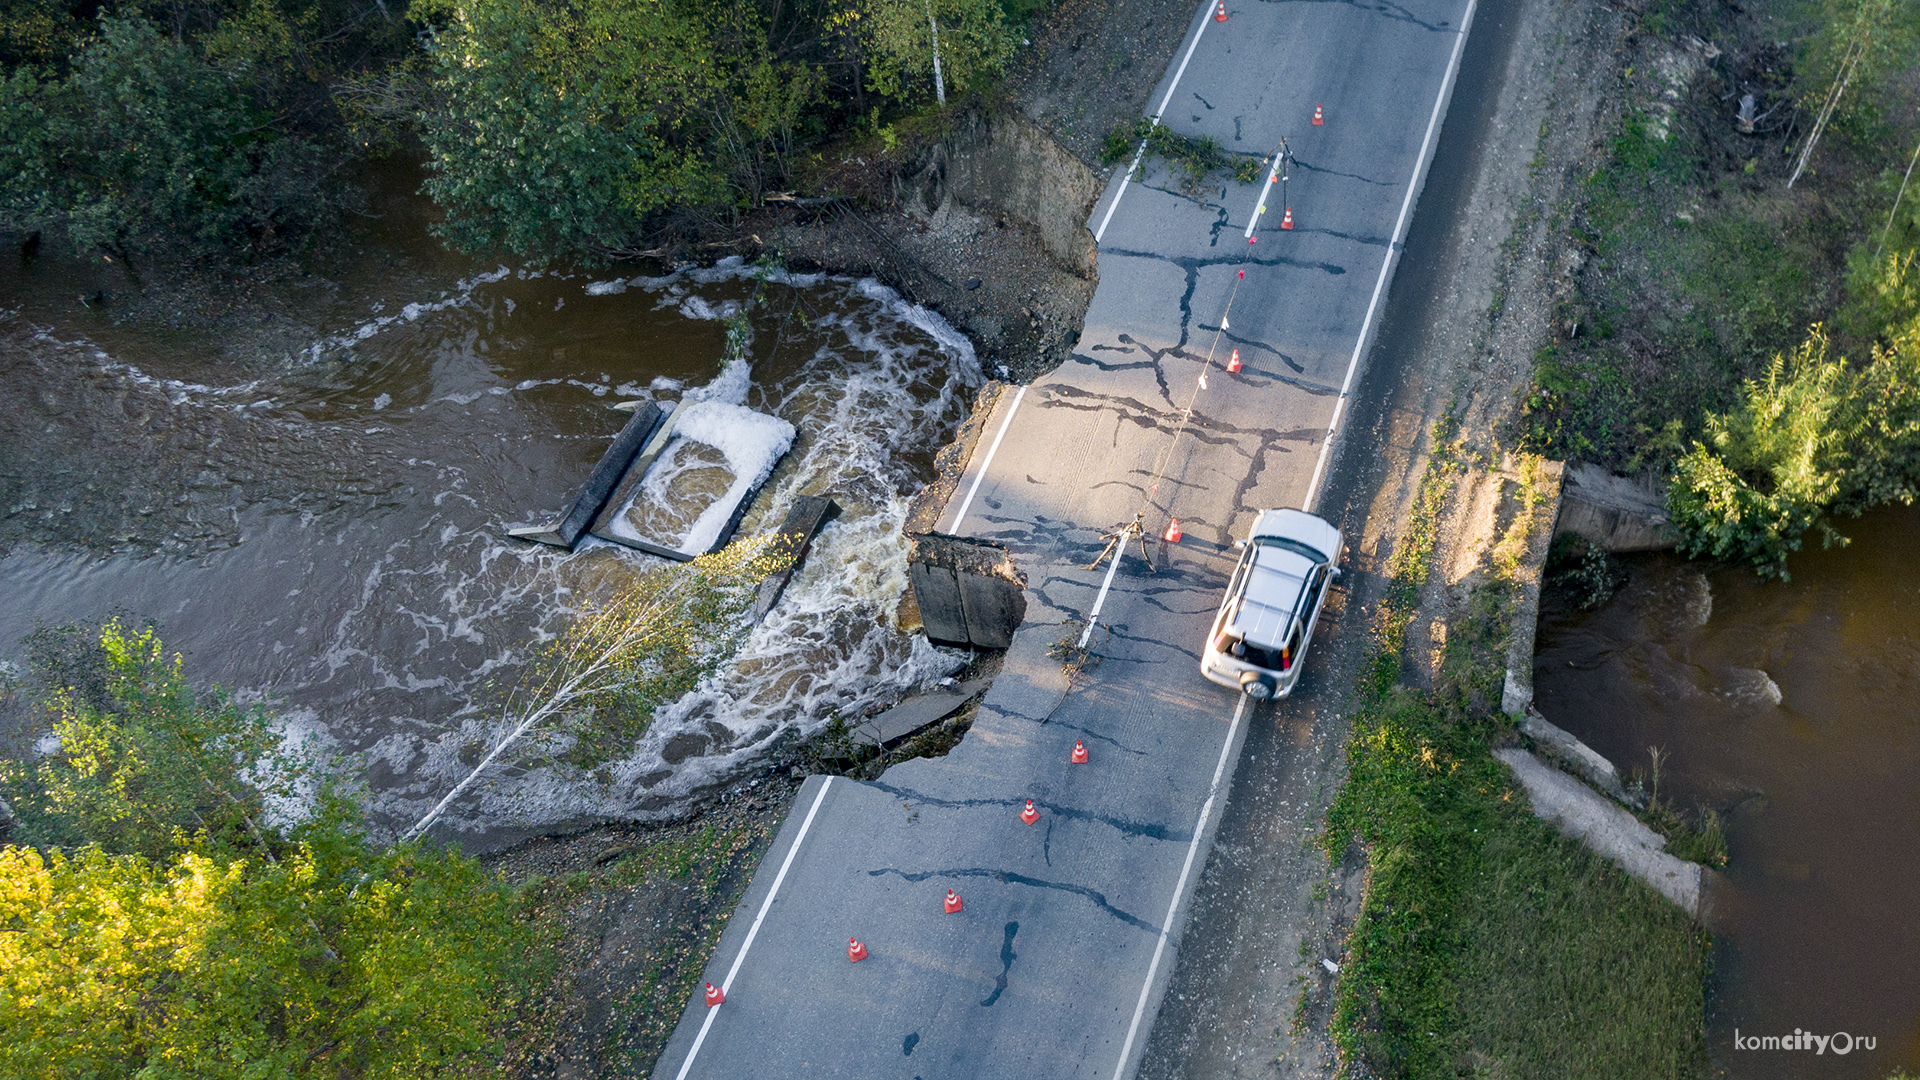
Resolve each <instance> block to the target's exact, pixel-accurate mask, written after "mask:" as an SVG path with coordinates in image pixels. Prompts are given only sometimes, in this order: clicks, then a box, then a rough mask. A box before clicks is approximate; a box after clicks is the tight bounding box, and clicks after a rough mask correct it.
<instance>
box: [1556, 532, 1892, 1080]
mask: <svg viewBox="0 0 1920 1080" xmlns="http://www.w3.org/2000/svg"><path fill="white" fill-rule="evenodd" d="M1841 527H1842V531H1843V532H1845V533H1847V534H1848V535H1849V536H1851V537H1852V540H1853V542H1852V544H1851V545H1849V546H1847V547H1844V548H1838V549H1829V550H1819V549H1818V545H1817V542H1816V544H1815V545H1813V546H1814V547H1815V549H1816V550H1812V551H1807V552H1803V553H1800V554H1798V555H1796V556H1795V557H1794V559H1793V560H1792V563H1791V570H1792V575H1793V577H1792V580H1791V581H1789V582H1785V583H1771V584H1769V583H1763V582H1761V581H1759V580H1758V579H1756V578H1755V577H1754V576H1753V575H1752V574H1751V573H1749V572H1747V571H1744V570H1734V569H1724V568H1722V569H1710V568H1703V567H1704V564H1697V563H1689V562H1686V561H1684V560H1681V559H1679V558H1676V557H1674V556H1670V555H1657V556H1640V557H1634V558H1632V559H1630V560H1629V565H1630V567H1631V577H1630V578H1629V580H1628V583H1627V585H1626V586H1625V587H1624V588H1623V589H1622V590H1621V591H1620V592H1619V593H1617V594H1616V595H1615V596H1614V598H1613V599H1612V600H1611V601H1610V602H1609V603H1607V604H1606V605H1605V606H1603V607H1601V608H1600V609H1598V610H1596V611H1592V612H1582V611H1578V610H1576V609H1574V608H1572V607H1571V606H1570V605H1568V604H1567V603H1565V602H1564V599H1560V600H1556V599H1555V598H1553V597H1551V596H1550V597H1549V599H1548V603H1547V604H1546V605H1544V607H1543V612H1542V620H1541V628H1540V640H1539V650H1538V653H1537V655H1536V679H1537V685H1538V691H1537V692H1538V702H1539V707H1540V709H1541V711H1542V712H1543V713H1544V714H1545V715H1546V717H1547V718H1548V719H1549V720H1552V721H1553V722H1554V723H1556V724H1559V725H1561V726H1562V727H1565V728H1566V729H1568V730H1569V731H1571V732H1573V733H1574V734H1575V735H1577V736H1579V737H1580V738H1581V739H1583V740H1585V741H1586V742H1587V743H1588V744H1589V745H1591V746H1592V747H1593V748H1594V749H1596V750H1598V751H1599V752H1600V753H1602V754H1604V755H1606V756H1607V757H1609V758H1611V759H1612V760H1613V761H1614V762H1615V763H1616V764H1617V765H1618V766H1619V767H1620V768H1621V769H1622V771H1623V772H1625V771H1627V770H1628V769H1633V768H1637V769H1638V770H1639V771H1640V772H1641V773H1642V774H1643V776H1646V777H1647V778H1648V779H1651V766H1652V763H1651V759H1650V748H1653V747H1658V748H1659V749H1660V751H1661V752H1662V754H1663V756H1664V760H1663V761H1662V763H1661V765H1660V772H1659V783H1660V794H1661V796H1662V797H1663V798H1666V799H1668V800H1670V801H1672V802H1675V803H1677V804H1678V805H1679V806H1681V807H1685V808H1693V807H1702V808H1710V809H1715V810H1717V811H1719V812H1720V813H1721V814H1722V816H1723V817H1724V818H1725V822H1726V831H1727V843H1728V849H1729V861H1728V865H1727V868H1726V871H1725V875H1726V880H1727V883H1728V886H1729V888H1728V889H1726V890H1725V891H1724V893H1723V894H1721V895H1720V896H1719V898H1718V903H1719V906H1720V909H1721V912H1722V917H1721V919H1720V924H1719V933H1718V934H1717V935H1716V949H1715V953H1714V970H1713V975H1712V981H1711V985H1710V998H1709V1009H1710V1014H1711V1022H1710V1023H1711V1030H1710V1032H1709V1043H1708V1045H1709V1049H1710V1052H1711V1053H1712V1055H1713V1058H1714V1061H1715V1064H1716V1065H1717V1066H1719V1067H1720V1068H1721V1069H1724V1070H1725V1072H1724V1075H1727V1076H1729V1077H1733V1078H1735V1080H1745V1078H1769V1080H1770V1078H1775V1077H1779V1078H1788V1077H1809V1076H1819V1077H1831V1078H1835V1080H1848V1078H1858V1080H1882V1078H1884V1077H1886V1076H1888V1075H1889V1074H1891V1073H1893V1072H1894V1071H1895V1070H1896V1069H1900V1068H1905V1069H1907V1070H1909V1071H1915V1072H1920V930H1916V928H1915V923H1914V919H1913V904H1914V898H1915V897H1916V896H1920V622H1917V621H1916V614H1917V613H1920V507H1906V508H1893V509H1886V510H1880V511H1876V512H1874V513H1872V514H1870V515H1867V516H1866V517H1864V518H1862V519H1860V520H1858V521H1846V522H1842V523H1841ZM1796 1031H1799V1032H1807V1033H1812V1034H1815V1035H1823V1036H1829V1035H1835V1034H1837V1033H1842V1032H1844V1033H1846V1034H1848V1035H1850V1036H1852V1037H1853V1038H1855V1039H1858V1038H1860V1037H1866V1038H1870V1039H1873V1040H1874V1048H1873V1049H1871V1050H1868V1049H1865V1048H1864V1046H1860V1047H1856V1048H1854V1049H1853V1050H1852V1051H1851V1052H1850V1053H1847V1054H1845V1055H1837V1054H1835V1053H1834V1052H1832V1049H1831V1048H1834V1047H1838V1046H1841V1045H1843V1042H1830V1043H1829V1044H1828V1045H1829V1047H1830V1049H1829V1050H1828V1051H1827V1052H1825V1053H1817V1052H1816V1050H1815V1049H1811V1048H1809V1049H1803V1050H1791V1051H1789V1050H1769V1049H1744V1048H1742V1049H1735V1039H1736V1033H1737V1036H1738V1038H1739V1039H1740V1041H1741V1044H1742V1046H1743V1047H1744V1046H1745V1044H1746V1040H1747V1039H1749V1038H1750V1037H1755V1036H1767V1035H1792V1034H1794V1033H1795V1032H1796Z"/></svg>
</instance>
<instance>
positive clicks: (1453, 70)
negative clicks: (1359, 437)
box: [1300, 0, 1479, 513]
mask: <svg viewBox="0 0 1920 1080" xmlns="http://www.w3.org/2000/svg"><path fill="white" fill-rule="evenodd" d="M1478 5H1479V0H1467V13H1466V16H1465V17H1464V18H1462V19H1461V20H1460V36H1459V37H1457V38H1455V39H1454V41H1453V56H1452V58H1451V59H1449V60H1448V61H1447V77H1446V78H1445V79H1442V80H1441V81H1440V94H1439V96H1437V97H1435V98H1434V99H1433V113H1432V115H1430V116H1428V117H1427V135H1426V138H1424V139H1422V140H1421V141H1420V157H1419V158H1418V159H1417V161H1416V163H1415V164H1414V168H1413V177H1412V179H1410V180H1408V181H1407V196H1406V198H1404V199H1402V200H1401V201H1400V219H1399V220H1398V221H1396V222H1394V225H1393V241H1392V242H1391V243H1389V244H1388V245H1387V256H1386V258H1384V259H1382V260H1381V261H1380V277H1379V278H1378V279H1377V280H1375V281H1374V283H1373V299H1372V300H1369V301H1367V317H1366V318H1365V319H1362V320H1361V321H1360V337H1359V338H1358V339H1357V340H1355V341H1354V343H1353V357H1352V359H1350V360H1348V361H1347V377H1346V378H1345V379H1344V380H1342V381H1341V383H1340V399H1339V400H1338V401H1335V402H1334V403H1333V419H1332V420H1331V421H1329V422H1328V423H1327V437H1326V441H1325V442H1322V443H1321V444H1320V459H1319V460H1318V461H1316V462H1314V463H1313V479H1312V480H1309V481H1307V498H1306V501H1305V502H1303V503H1302V504H1301V505H1300V509H1302V510H1305V511H1307V512H1308V513H1312V512H1313V506H1314V504H1315V503H1317V502H1319V501H1320V481H1321V479H1322V474H1323V473H1324V472H1325V471H1326V467H1327V452H1328V451H1329V450H1331V449H1333V435H1334V431H1335V430H1336V429H1337V428H1338V427H1339V426H1340V415H1341V413H1343V412H1345V411H1346V404H1347V396H1348V395H1349V394H1351V393H1352V392H1353V375H1354V372H1355V371H1357V370H1359V367H1360V353H1361V350H1362V349H1364V348H1365V347H1366V344H1367V336H1368V334H1369V333H1370V332H1371V331H1372V329H1373V316H1374V313H1375V312H1376V311H1377V310H1378V309H1379V307H1380V294H1381V293H1382V292H1383V291H1385V290H1386V287H1387V276H1388V275H1389V274H1390V273H1392V271H1393V260H1394V256H1395V255H1396V254H1397V253H1398V251H1399V248H1400V245H1401V244H1402V243H1403V242H1404V241H1405V240H1406V238H1407V216H1408V215H1409V214H1411V213H1412V212H1413V197H1414V196H1415V195H1417V194H1418V193H1419V191H1420V188H1421V186H1422V182H1423V181H1424V180H1425V179H1426V173H1427V166H1428V165H1429V164H1430V163H1431V159H1430V158H1429V157H1428V155H1429V154H1430V153H1431V152H1432V150H1433V136H1434V134H1435V133H1436V132H1437V131H1438V130H1439V128H1440V115H1441V113H1442V111H1443V110H1444V109H1445V107H1446V104H1447V98H1448V96H1450V95H1451V94H1452V93H1453V80H1454V76H1456V75H1458V74H1459V73H1460V54H1461V52H1462V51H1464V50H1465V49H1466V46H1467V31H1468V30H1470V29H1472V27H1473V12H1474V9H1475V8H1476V7H1477V6H1478Z"/></svg>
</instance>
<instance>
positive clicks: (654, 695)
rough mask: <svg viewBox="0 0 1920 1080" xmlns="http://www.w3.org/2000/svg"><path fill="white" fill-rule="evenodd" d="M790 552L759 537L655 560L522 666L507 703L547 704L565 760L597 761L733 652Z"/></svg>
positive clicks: (516, 710) (526, 707)
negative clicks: (675, 559)
mask: <svg viewBox="0 0 1920 1080" xmlns="http://www.w3.org/2000/svg"><path fill="white" fill-rule="evenodd" d="M793 554H794V553H793V552H792V551H787V550H773V548H772V547H771V545H770V544H769V543H767V542H765V541H764V540H758V539H756V540H746V541H740V542H737V543H734V544H730V545H728V546H727V548H726V549H725V550H723V551H720V552H719V553H717V554H713V555H703V556H701V557H700V558H698V559H695V560H693V561H692V562H690V563H683V564H678V565H671V566H662V567H658V568H656V569H654V570H652V571H649V572H648V573H645V574H642V575H640V576H639V577H638V578H636V579H634V580H633V581H631V582H628V583H626V584H623V585H622V586H620V587H619V588H618V589H617V590H615V591H614V592H613V593H612V595H610V596H609V597H607V598H606V599H605V600H603V601H601V602H600V603H598V604H596V605H594V607H593V608H592V609H591V610H590V611H588V612H585V613H583V614H582V615H581V616H580V617H578V618H577V619H575V620H574V621H573V623H572V624H570V625H569V626H568V627H567V629H566V630H565V631H564V632H562V633H561V634H560V636H559V637H557V638H555V639H554V641H553V642H552V643H551V644H549V645H548V646H547V647H546V648H545V649H544V650H543V651H542V652H541V654H540V656H539V657H538V658H536V659H535V661H534V662H533V663H532V664H530V665H529V666H528V669H527V673H526V675H525V677H524V678H523V680H522V682H521V684H520V685H519V686H518V687H517V688H516V689H515V691H514V692H513V695H512V697H511V699H510V701H509V712H510V713H513V714H516V715H522V716H524V715H531V714H532V713H533V712H536V711H538V710H539V709H540V708H542V707H553V708H554V709H555V711H556V712H558V713H559V714H560V715H562V716H564V717H566V720H565V721H564V722H563V723H561V724H559V725H557V726H556V728H555V730H556V732H558V733H561V734H564V735H565V736H566V737H567V738H568V739H569V740H570V741H571V742H572V746H571V747H570V749H569V750H568V751H567V754H566V758H565V759H566V760H568V761H570V762H573V763H575V764H578V765H582V766H588V765H594V764H598V763H599V762H601V761H603V760H605V759H606V758H607V757H608V756H609V755H611V754H614V753H618V752H621V751H624V750H625V749H627V748H629V747H631V746H632V745H633V742H634V740H636V739H638V738H639V737H640V736H641V735H642V734H643V733H645V731H646V729H647V726H648V725H649V724H651V723H652V721H653V712H654V710H655V709H656V708H658V707H659V706H661V705H663V704H666V703H668V702H672V701H677V700H679V699H680V698H681V697H683V696H684V695H686V694H687V693H688V692H689V691H691V690H692V689H693V688H694V687H696V686H698V685H699V683H700V680H702V679H704V678H706V677H707V676H708V675H710V674H712V673H713V672H714V671H715V670H717V669H718V668H719V666H720V665H721V664H722V663H725V662H726V661H727V659H729V658H730V657H732V656H733V655H734V653H735V652H737V651H738V649H739V647H740V645H741V643H742V642H743V641H745V639H746V635H747V634H748V633H750V632H751V631H752V629H753V627H752V624H751V623H749V622H748V621H747V619H746V617H745V616H746V613H747V610H748V609H749V608H751V607H752V605H753V601H754V597H755V596H756V595H757V592H758V589H759V585H760V582H761V581H763V580H764V579H765V578H766V577H767V576H768V575H769V574H771V573H774V572H776V571H777V570H779V569H781V568H783V567H785V566H787V565H790V564H791V563H792V560H793Z"/></svg>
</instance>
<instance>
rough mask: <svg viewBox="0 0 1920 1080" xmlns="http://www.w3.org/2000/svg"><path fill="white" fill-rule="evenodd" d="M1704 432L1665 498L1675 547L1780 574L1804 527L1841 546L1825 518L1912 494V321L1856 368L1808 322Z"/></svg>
mask: <svg viewBox="0 0 1920 1080" xmlns="http://www.w3.org/2000/svg"><path fill="white" fill-rule="evenodd" d="M1706 427H1707V432H1706V438H1705V439H1704V440H1702V441H1699V442H1696V443H1694V444H1693V447H1692V449H1691V450H1689V451H1688V452H1687V454H1686V455H1685V456H1684V457H1682V458H1681V459H1680V460H1679V462H1678V463H1676V465H1675V466H1674V478H1673V486H1672V488H1671V489H1670V491H1669V493H1668V504H1669V508H1670V509H1671V510H1672V512H1673V516H1674V522H1675V524H1677V525H1678V526H1679V527H1680V529H1681V534H1682V545H1681V546H1682V549H1683V550H1684V551H1686V552H1688V553H1689V554H1695V555H1700V554H1705V555H1712V556H1713V557H1715V558H1718V559H1724V560H1727V561H1730V562H1741V563H1747V564H1750V565H1752V566H1753V567H1754V568H1755V569H1756V570H1757V571H1758V572H1759V573H1760V574H1761V575H1762V576H1767V577H1781V578H1785V577H1786V576H1787V569H1786V560H1787V556H1788V555H1789V554H1790V553H1791V552H1794V551H1797V550H1799V549H1800V546H1801V543H1802V539H1803V537H1804V535H1805V534H1806V533H1807V532H1808V531H1809V530H1814V531H1818V532H1819V533H1820V534H1821V535H1822V536H1823V538H1824V539H1825V542H1826V543H1828V544H1835V543H1845V538H1844V537H1842V536H1840V535H1839V533H1838V532H1836V531H1835V530H1834V529H1833V526H1832V524H1831V522H1830V518H1831V517H1832V515H1834V514H1837V513H1848V514H1857V513H1859V512H1860V511H1862V510H1865V509H1867V508H1869V507H1872V506H1876V505H1879V504H1882V503H1887V502H1895V501H1898V502H1902V503H1911V502H1912V501H1913V499H1914V496H1915V494H1916V492H1917V491H1920V319H1910V320H1909V322H1908V323H1907V325H1906V326H1905V327H1903V328H1902V329H1900V330H1899V331H1897V332H1895V333H1894V335H1893V341H1892V344H1890V345H1886V346H1881V345H1875V346H1873V348H1872V351H1871V359H1870V361H1869V362H1868V363H1867V364H1866V365H1865V366H1864V367H1860V368H1855V367H1854V366H1852V365H1850V364H1848V363H1847V361H1846V359H1845V358H1843V357H1838V356H1832V355H1830V353H1829V348H1828V341H1827V335H1826V333H1825V331H1824V329H1823V328H1822V327H1820V326H1817V325H1816V326H1815V327H1814V328H1813V329H1812V330H1811V331H1810V332H1809V333H1808V335H1807V339H1806V341H1804V342H1803V343H1802V344H1801V346H1800V347H1799V348H1798V349H1797V350H1795V351H1794V353H1793V354H1792V356H1791V357H1788V356H1785V355H1776V356H1775V357H1774V359H1773V362H1772V364H1771V365H1769V367H1768V369H1767V372H1766V375H1765V376H1764V377H1763V378H1761V379H1757V380H1754V381H1752V382H1749V383H1748V384H1747V385H1746V388H1745V392H1744V394H1743V395H1742V399H1741V401H1740V403H1739V405H1738V406H1737V407H1736V408H1735V409H1734V410H1732V411H1731V412H1728V413H1725V414H1714V415H1712V416H1709V417H1708V419H1707V425H1706Z"/></svg>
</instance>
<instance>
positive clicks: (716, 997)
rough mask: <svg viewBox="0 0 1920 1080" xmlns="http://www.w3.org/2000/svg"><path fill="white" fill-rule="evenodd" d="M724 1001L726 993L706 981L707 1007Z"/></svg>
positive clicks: (723, 1003) (724, 1002)
mask: <svg viewBox="0 0 1920 1080" xmlns="http://www.w3.org/2000/svg"><path fill="white" fill-rule="evenodd" d="M726 1003H727V995H726V993H725V992H724V991H722V990H721V989H720V988H719V987H717V986H715V985H713V984H712V983H708V984H707V1008H709V1009H711V1008H713V1007H714V1006H715V1005H725V1004H726Z"/></svg>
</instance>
